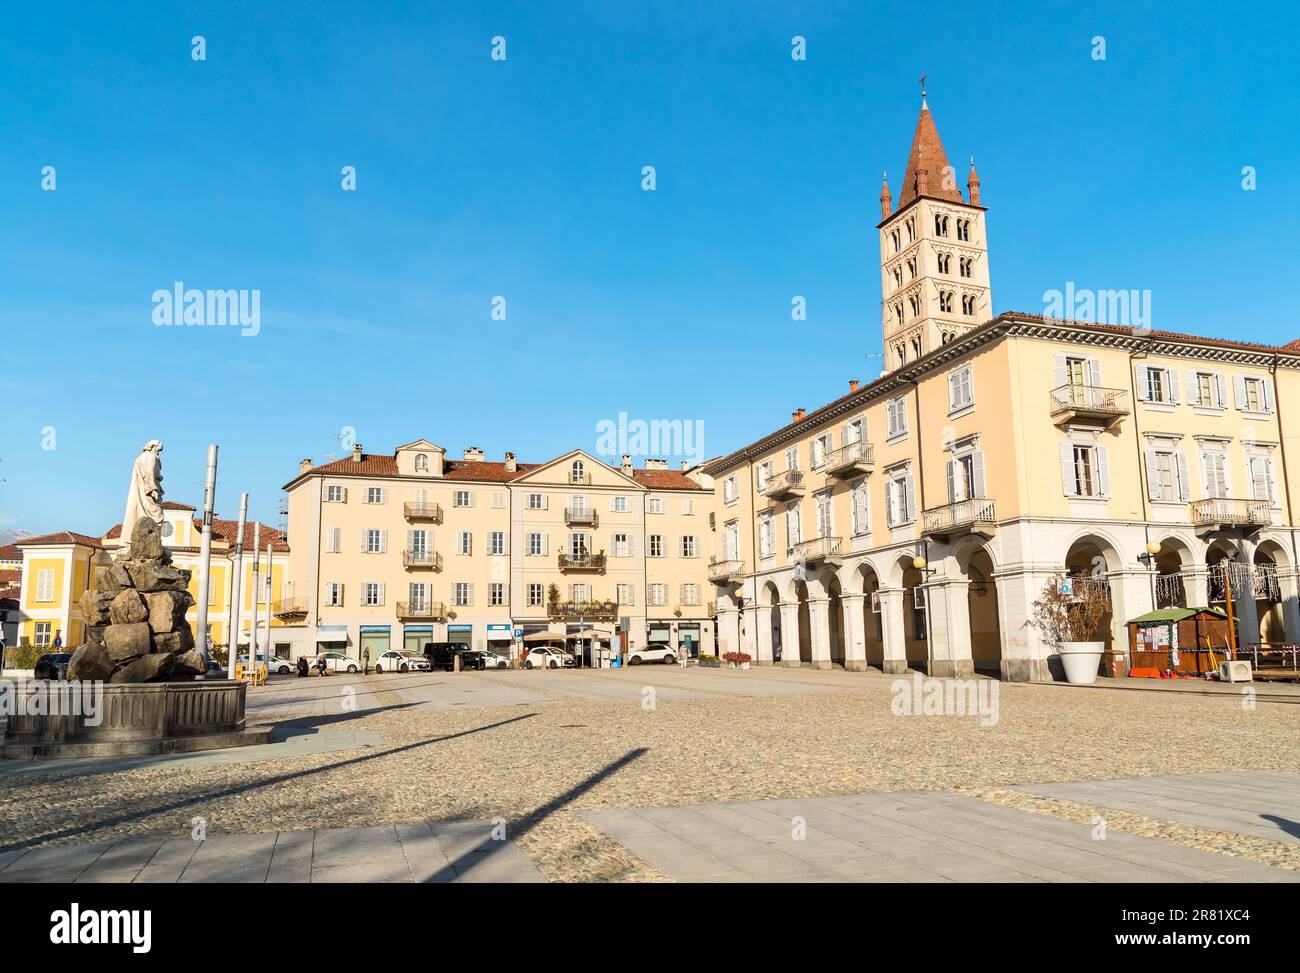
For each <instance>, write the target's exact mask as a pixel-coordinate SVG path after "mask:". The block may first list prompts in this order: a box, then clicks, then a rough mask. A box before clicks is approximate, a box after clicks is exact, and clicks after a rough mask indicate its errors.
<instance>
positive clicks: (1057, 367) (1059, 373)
mask: <svg viewBox="0 0 1300 973" xmlns="http://www.w3.org/2000/svg"><path fill="white" fill-rule="evenodd" d="M1069 381H1070V376H1069V373H1067V372H1066V370H1065V356H1064V355H1053V356H1052V388H1058V389H1059V388H1060V387H1061V386H1062V385H1066V384H1068V383H1069Z"/></svg>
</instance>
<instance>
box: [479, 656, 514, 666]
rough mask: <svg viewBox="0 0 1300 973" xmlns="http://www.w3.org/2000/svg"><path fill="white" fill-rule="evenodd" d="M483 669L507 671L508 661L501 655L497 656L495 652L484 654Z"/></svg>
mask: <svg viewBox="0 0 1300 973" xmlns="http://www.w3.org/2000/svg"><path fill="white" fill-rule="evenodd" d="M483 668H484V669H509V668H510V660H509V659H507V658H506V657H505V656H503V655H498V654H497V653H495V652H484V653H483Z"/></svg>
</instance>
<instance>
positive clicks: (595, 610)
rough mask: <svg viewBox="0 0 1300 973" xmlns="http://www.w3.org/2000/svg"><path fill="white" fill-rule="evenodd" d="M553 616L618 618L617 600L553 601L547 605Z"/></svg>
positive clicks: (549, 612) (547, 610) (547, 612)
mask: <svg viewBox="0 0 1300 973" xmlns="http://www.w3.org/2000/svg"><path fill="white" fill-rule="evenodd" d="M546 614H547V615H549V616H550V617H551V618H581V619H583V620H586V619H588V618H617V617H618V602H616V601H552V602H550V603H549V604H548V605H547V606H546Z"/></svg>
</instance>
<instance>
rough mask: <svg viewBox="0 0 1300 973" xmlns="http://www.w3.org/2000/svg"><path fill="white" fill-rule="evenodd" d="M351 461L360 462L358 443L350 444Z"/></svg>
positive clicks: (359, 446) (359, 445)
mask: <svg viewBox="0 0 1300 973" xmlns="http://www.w3.org/2000/svg"><path fill="white" fill-rule="evenodd" d="M352 462H354V463H360V462H361V444H360V443H353V444H352Z"/></svg>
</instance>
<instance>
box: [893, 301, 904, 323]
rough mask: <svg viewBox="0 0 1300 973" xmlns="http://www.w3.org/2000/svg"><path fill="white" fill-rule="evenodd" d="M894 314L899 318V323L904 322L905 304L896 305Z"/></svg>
mask: <svg viewBox="0 0 1300 973" xmlns="http://www.w3.org/2000/svg"><path fill="white" fill-rule="evenodd" d="M894 316H895V317H896V318H898V323H899V324H902V323H903V305H901V304H895V305H894Z"/></svg>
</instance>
